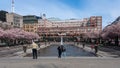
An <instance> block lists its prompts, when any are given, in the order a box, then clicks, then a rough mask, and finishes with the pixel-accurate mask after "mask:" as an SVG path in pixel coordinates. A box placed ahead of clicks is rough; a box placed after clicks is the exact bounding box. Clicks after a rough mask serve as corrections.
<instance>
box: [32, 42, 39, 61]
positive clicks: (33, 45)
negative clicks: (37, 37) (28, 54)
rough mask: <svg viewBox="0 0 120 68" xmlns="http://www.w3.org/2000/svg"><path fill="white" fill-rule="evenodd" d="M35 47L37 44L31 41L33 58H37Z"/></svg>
mask: <svg viewBox="0 0 120 68" xmlns="http://www.w3.org/2000/svg"><path fill="white" fill-rule="evenodd" d="M37 49H38V45H37V44H36V43H35V42H33V41H32V54H33V59H37Z"/></svg>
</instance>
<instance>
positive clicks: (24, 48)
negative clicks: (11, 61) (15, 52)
mask: <svg viewBox="0 0 120 68" xmlns="http://www.w3.org/2000/svg"><path fill="white" fill-rule="evenodd" d="M23 51H24V53H26V51H27V45H23Z"/></svg>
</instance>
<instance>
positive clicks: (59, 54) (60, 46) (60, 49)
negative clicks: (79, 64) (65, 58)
mask: <svg viewBox="0 0 120 68" xmlns="http://www.w3.org/2000/svg"><path fill="white" fill-rule="evenodd" d="M57 50H58V58H61V55H62V50H63V46H62V45H59V46H58V48H57Z"/></svg>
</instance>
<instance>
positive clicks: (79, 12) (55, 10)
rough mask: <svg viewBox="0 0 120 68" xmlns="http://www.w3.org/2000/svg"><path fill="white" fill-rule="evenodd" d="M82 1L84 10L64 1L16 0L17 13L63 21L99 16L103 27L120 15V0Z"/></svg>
mask: <svg viewBox="0 0 120 68" xmlns="http://www.w3.org/2000/svg"><path fill="white" fill-rule="evenodd" d="M73 1H75V0H73ZM82 1H84V5H83V4H82V5H79V6H81V7H82V8H81V7H77V8H76V7H75V6H73V7H71V6H70V5H69V4H66V3H64V2H62V0H24V1H21V0H15V9H16V10H15V11H16V13H18V14H21V15H30V14H32V15H38V16H39V15H40V14H41V13H45V14H46V16H47V17H57V18H61V19H69V18H77V19H82V18H86V17H90V16H97V15H98V16H102V17H103V27H105V26H106V25H108V22H112V21H114V20H115V18H116V17H118V16H119V15H120V10H119V9H120V7H119V6H120V4H119V3H120V0H115V1H113V0H80V1H78V2H82ZM78 4H81V3H78ZM77 6H78V5H77Z"/></svg>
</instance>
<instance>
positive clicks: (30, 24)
mask: <svg viewBox="0 0 120 68" xmlns="http://www.w3.org/2000/svg"><path fill="white" fill-rule="evenodd" d="M39 18H40V17H38V16H35V15H27V16H23V30H25V31H27V32H35V33H36V32H37V29H38V19H39Z"/></svg>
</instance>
